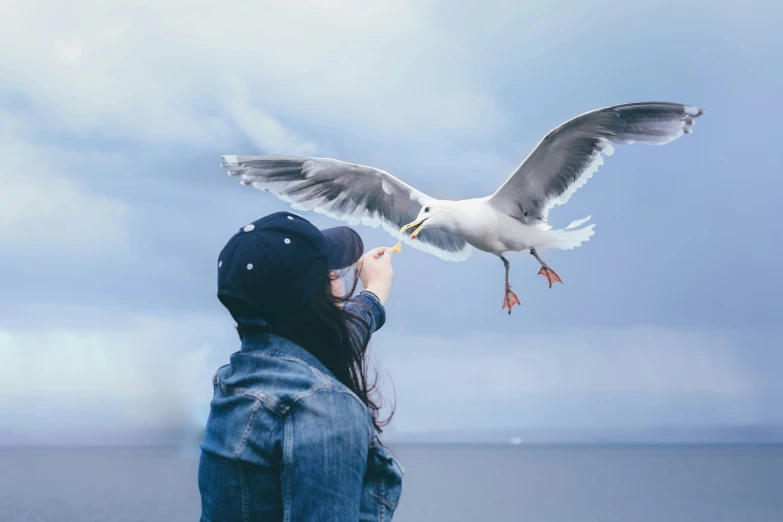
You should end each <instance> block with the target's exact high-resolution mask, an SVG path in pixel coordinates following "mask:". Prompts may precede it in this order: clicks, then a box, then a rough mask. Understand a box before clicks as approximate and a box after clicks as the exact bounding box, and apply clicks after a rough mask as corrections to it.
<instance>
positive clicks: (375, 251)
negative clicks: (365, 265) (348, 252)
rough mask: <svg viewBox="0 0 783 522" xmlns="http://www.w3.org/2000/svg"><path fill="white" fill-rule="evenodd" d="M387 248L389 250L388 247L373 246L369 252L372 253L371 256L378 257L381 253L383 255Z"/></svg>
mask: <svg viewBox="0 0 783 522" xmlns="http://www.w3.org/2000/svg"><path fill="white" fill-rule="evenodd" d="M387 250H389V248H388V247H378V248H373V249H372V250H370V252H369V254H372V257H373V258H375V259H378V258H379V257H381V256H382V255H384V254H385V253H386V251H387Z"/></svg>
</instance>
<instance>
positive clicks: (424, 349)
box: [374, 327, 772, 432]
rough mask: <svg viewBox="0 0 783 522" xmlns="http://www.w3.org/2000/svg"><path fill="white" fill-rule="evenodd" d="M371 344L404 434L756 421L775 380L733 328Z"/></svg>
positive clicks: (387, 338) (382, 338)
mask: <svg viewBox="0 0 783 522" xmlns="http://www.w3.org/2000/svg"><path fill="white" fill-rule="evenodd" d="M759 344H760V346H758V347H757V348H760V349H763V348H764V346H763V344H761V343H759ZM374 351H375V353H376V354H378V357H379V359H380V362H381V369H382V371H383V372H388V374H389V376H390V377H391V378H392V379H393V382H394V389H395V390H396V395H397V399H398V404H397V406H398V410H397V418H396V429H397V430H399V431H402V432H422V431H433V430H455V429H479V427H480V428H481V429H493V428H494V429H500V428H506V427H522V426H543V427H563V426H565V427H572V428H573V427H580V428H581V427H602V426H603V427H606V426H614V425H630V426H633V425H639V424H641V425H653V426H655V425H670V424H678V423H686V424H687V423H689V422H691V421H692V420H694V419H697V422H704V423H710V422H720V421H721V419H739V420H748V419H747V417H750V418H751V420H758V419H757V418H754V416H759V417H760V418H761V419H765V418H766V417H765V415H767V414H768V412H763V413H762V412H761V411H760V410H759V408H757V407H756V406H758V405H759V404H760V401H761V400H762V397H763V396H764V394H766V393H768V392H769V391H770V390H771V386H772V382H771V380H767V379H760V377H759V369H758V368H756V367H750V366H748V364H747V361H746V360H744V359H743V356H742V354H741V352H747V351H748V348H747V347H746V346H745V345H744V341H743V337H742V336H741V335H738V334H737V333H733V332H727V331H715V330H713V331H705V330H689V329H669V328H656V327H627V328H610V329H584V330H572V331H561V332H557V333H552V334H549V335H526V334H520V335H510V334H493V333H490V332H474V333H472V334H467V335H459V336H449V335H405V334H401V335H399V334H398V335H389V334H388V333H386V334H381V335H379V336H378V339H377V340H376V341H375V344H374ZM390 392H391V388H390V387H389V385H388V384H387V387H386V394H387V395H388V394H390ZM739 404H741V405H742V406H741V407H739V406H738V405H739Z"/></svg>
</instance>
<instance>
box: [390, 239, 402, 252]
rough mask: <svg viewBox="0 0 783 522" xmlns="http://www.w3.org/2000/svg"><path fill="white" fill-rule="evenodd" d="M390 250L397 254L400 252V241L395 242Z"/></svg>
mask: <svg viewBox="0 0 783 522" xmlns="http://www.w3.org/2000/svg"><path fill="white" fill-rule="evenodd" d="M392 250H393V251H395V252H397V253H398V254H399V253H400V251H402V241H397V244H396V245H394V248H392Z"/></svg>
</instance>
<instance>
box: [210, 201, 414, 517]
mask: <svg viewBox="0 0 783 522" xmlns="http://www.w3.org/2000/svg"><path fill="white" fill-rule="evenodd" d="M363 251H364V246H363V243H362V240H361V238H360V237H359V235H358V234H357V233H356V232H354V231H353V230H351V229H350V228H348V227H336V228H331V229H326V230H323V231H321V230H319V229H318V228H316V227H315V226H314V225H313V224H311V223H310V222H309V221H307V220H306V219H304V218H302V217H300V216H298V215H296V214H293V213H290V212H278V213H275V214H272V215H269V216H266V217H264V218H261V219H259V220H257V221H255V222H254V223H252V224H249V225H247V226H245V227H243V228H242V229H240V230H239V232H238V233H236V234H235V235H234V236H233V237H232V238H231V239H230V240H229V241H228V243H227V244H226V246H225V247H224V248H223V250H222V252H221V253H220V256H219V258H218V262H217V270H218V299H219V300H220V302H221V303H222V304H223V305H224V306H225V307H226V308H227V309H228V311H229V312H230V314H231V315H232V317H233V318H234V320H235V321H236V327H237V331H238V333H239V337H240V339H241V347H240V349H239V351H238V352H236V353H234V354H233V355H231V357H230V362H229V363H228V364H227V365H225V366H222V367H220V368H219V369H218V370H217V372H216V373H215V375H214V377H213V388H214V396H213V399H212V402H211V404H210V414H209V419H208V421H207V425H206V430H205V432H204V438H203V442H202V443H201V460H200V463H199V471H198V485H199V490H200V493H201V512H202V514H201V522H233V521H237V522H239V521H242V522H249V521H264V522H273V521H290V522H299V521H319V522H330V521H340V522H350V521H359V520H361V521H375V520H383V521H387V520H391V517H392V516H393V514H394V511H395V509H396V508H397V505H398V503H399V500H400V495H401V492H402V476H403V473H404V471H403V469H402V467H401V466H400V464H399V462H398V461H397V460H396V459H395V458H394V456H393V455H392V454H391V452H390V451H389V450H388V449H387V448H386V447H384V446H383V445H382V444H381V442H380V440H379V433H380V432H381V430H382V426H383V425H384V421H383V420H381V419H380V418H379V416H380V407H381V403H380V399H379V398H378V394H377V389H376V387H375V382H374V380H373V379H372V378H371V376H370V375H368V356H367V344H368V342H369V340H370V337H371V336H372V334H373V333H374V332H376V331H377V330H378V329H380V328H381V327H382V326H383V324H384V322H385V321H386V312H385V309H384V304H385V302H386V300H387V299H388V298H389V292H390V290H391V283H392V278H393V270H392V249H391V248H386V247H381V248H376V249H374V250H371V251H369V252H368V253H366V254H363ZM351 267H353V268H354V271H353V273H354V277H353V284H352V287H351V288H350V291H346V288H345V287H344V286H343V284H342V283H341V275H343V276H344V275H345V272H346V270H349V269H350V268H351ZM357 279H358V280H360V281H361V283H362V287H363V289H362V290H361V292H359V293H358V294H357V295H355V296H353V297H351V296H352V295H353V294H354V292H355V289H356V288H357V283H358V281H357Z"/></svg>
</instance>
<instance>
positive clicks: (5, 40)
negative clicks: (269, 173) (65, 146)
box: [0, 0, 504, 153]
mask: <svg viewBox="0 0 783 522" xmlns="http://www.w3.org/2000/svg"><path fill="white" fill-rule="evenodd" d="M435 22H436V21H435V20H433V19H430V18H429V17H428V16H427V11H426V10H421V9H417V8H415V7H414V4H413V3H412V2H397V3H366V2H354V1H347V2H337V3H334V2H321V1H309V2H304V3H302V2H298V3H296V4H289V3H281V2H271V1H266V2H256V3H247V2H239V1H233V2H232V1H229V2H222V3H220V4H214V3H209V2H196V3H195V4H194V3H192V2H187V3H186V2H180V1H173V0H169V1H165V2H154V3H153V2H118V3H113V4H112V8H111V9H107V8H106V6H105V4H103V3H101V2H99V1H97V0H82V1H79V2H76V3H75V4H50V5H46V6H43V5H37V4H35V3H18V4H15V5H14V6H13V7H12V8H11V9H10V15H9V16H6V17H5V18H4V20H3V21H0V48H4V49H13V52H2V51H0V71H2V72H4V73H5V74H4V76H5V77H7V80H8V82H7V83H8V85H9V88H10V89H12V92H13V91H15V92H17V93H24V95H25V96H27V97H29V98H30V99H31V100H32V101H33V102H34V103H36V104H39V105H41V106H43V107H46V109H47V110H48V111H50V113H51V114H52V116H54V117H55V118H56V121H58V122H59V123H61V124H63V125H65V126H67V127H68V128H71V129H74V130H78V131H80V132H90V131H95V130H100V131H101V132H104V133H108V134H109V135H115V136H126V135H128V134H132V135H134V137H136V138H137V139H142V140H160V139H167V140H174V141H182V142H186V143H189V144H193V143H198V144H207V143H216V142H218V143H219V142H225V141H228V140H230V139H231V136H232V133H233V132H234V129H233V128H232V125H234V126H236V128H238V129H239V130H241V131H242V132H245V133H247V134H248V135H249V136H250V138H251V139H252V140H253V143H254V144H255V145H256V146H258V147H260V148H264V149H267V150H272V149H274V150H275V152H286V153H297V152H309V151H313V150H314V149H316V148H317V147H316V145H315V144H314V143H313V142H312V140H311V139H308V138H302V137H299V136H297V133H295V132H293V131H291V130H290V129H288V128H287V127H286V126H285V125H284V124H282V123H281V121H283V120H293V121H298V120H301V118H302V117H303V116H306V118H307V120H308V121H309V122H311V123H318V124H319V125H321V126H325V127H327V128H328V127H332V128H334V127H337V128H342V127H345V126H350V125H357V126H361V128H363V129H364V130H365V132H366V131H370V132H373V133H376V134H377V135H379V136H385V137H386V138H389V139H391V138H392V137H393V139H394V140H395V141H408V142H410V141H412V140H421V139H430V137H431V135H432V133H434V132H437V133H440V134H452V135H459V136H464V137H475V136H481V135H485V134H486V133H487V132H493V131H494V130H498V129H500V128H502V127H503V125H504V117H503V116H502V113H501V111H500V108H499V107H498V106H497V104H496V102H495V101H494V99H493V97H492V96H491V93H490V92H489V91H488V90H487V89H486V88H485V86H484V85H482V82H481V80H480V75H479V74H476V71H475V67H474V66H475V64H476V63H477V62H476V61H475V60H473V59H472V58H471V56H470V49H469V48H465V47H463V46H462V45H461V44H460V42H459V40H457V39H455V38H454V37H453V36H452V35H451V34H449V33H448V32H446V31H444V30H443V29H442V28H440V27H438V25H437V24H436V23H435ZM29 27H35V28H36V30H35V31H34V32H31V31H29V30H28V29H27V28H29ZM20 42H24V45H19V44H20ZM412 44H413V45H412ZM460 57H462V58H460ZM326 146H328V143H327V144H326Z"/></svg>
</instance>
